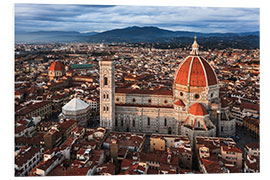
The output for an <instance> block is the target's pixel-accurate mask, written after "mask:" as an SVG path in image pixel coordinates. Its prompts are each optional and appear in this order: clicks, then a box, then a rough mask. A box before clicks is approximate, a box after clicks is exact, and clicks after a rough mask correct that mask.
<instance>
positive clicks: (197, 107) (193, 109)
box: [188, 103, 208, 116]
mask: <svg viewBox="0 0 270 180" xmlns="http://www.w3.org/2000/svg"><path fill="white" fill-rule="evenodd" d="M188 112H189V113H190V114H192V115H195V116H204V115H207V114H208V111H207V110H206V108H205V107H204V106H203V105H202V104H201V103H194V104H192V106H190V108H189V111H188Z"/></svg>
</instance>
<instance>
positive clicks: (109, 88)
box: [99, 59, 115, 130]
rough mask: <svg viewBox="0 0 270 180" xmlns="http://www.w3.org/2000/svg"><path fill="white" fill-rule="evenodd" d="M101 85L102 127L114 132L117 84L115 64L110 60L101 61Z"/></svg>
mask: <svg viewBox="0 0 270 180" xmlns="http://www.w3.org/2000/svg"><path fill="white" fill-rule="evenodd" d="M99 84H100V97H99V100H100V101H99V102H100V126H102V127H105V128H107V129H110V130H114V123H115V102H114V94H115V82H114V63H113V61H112V60H110V59H103V60H101V61H99Z"/></svg>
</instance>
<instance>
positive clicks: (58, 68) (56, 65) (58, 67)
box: [49, 61, 65, 71]
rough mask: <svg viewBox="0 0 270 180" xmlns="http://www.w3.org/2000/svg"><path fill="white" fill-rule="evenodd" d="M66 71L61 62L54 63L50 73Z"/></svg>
mask: <svg viewBox="0 0 270 180" xmlns="http://www.w3.org/2000/svg"><path fill="white" fill-rule="evenodd" d="M64 70H65V66H64V65H63V63H62V62H61V61H54V62H53V63H52V64H51V66H50V68H49V71H64Z"/></svg>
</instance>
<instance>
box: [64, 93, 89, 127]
mask: <svg viewBox="0 0 270 180" xmlns="http://www.w3.org/2000/svg"><path fill="white" fill-rule="evenodd" d="M90 113H91V112H90V105H89V104H87V103H86V102H84V101H82V100H81V99H79V98H76V97H75V98H73V99H72V100H70V101H69V102H68V103H67V104H66V105H64V106H63V107H62V113H61V114H60V115H59V118H60V119H74V120H77V122H78V125H79V126H86V125H87V121H88V120H89V119H90Z"/></svg>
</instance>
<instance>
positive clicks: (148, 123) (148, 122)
mask: <svg viewBox="0 0 270 180" xmlns="http://www.w3.org/2000/svg"><path fill="white" fill-rule="evenodd" d="M147 125H148V126H150V117H148V118H147Z"/></svg>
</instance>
